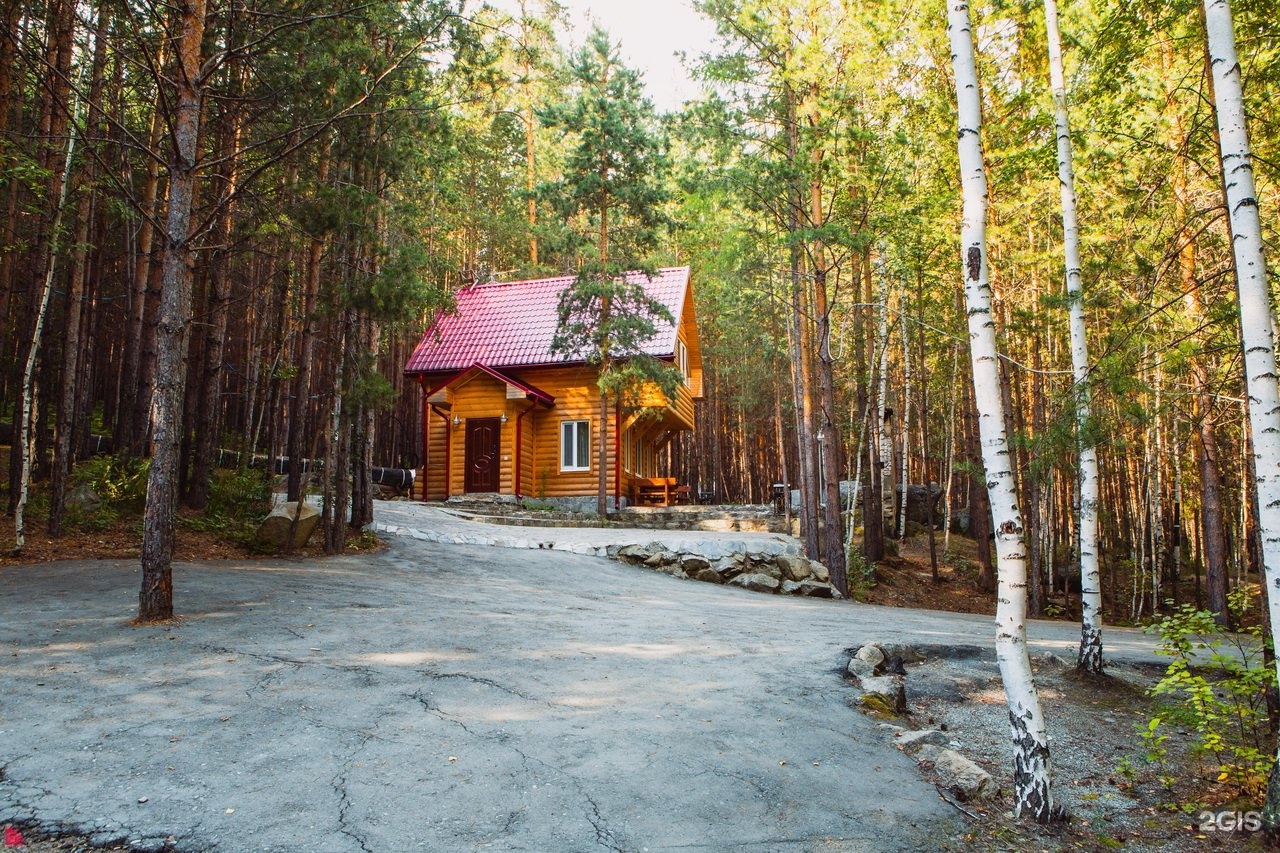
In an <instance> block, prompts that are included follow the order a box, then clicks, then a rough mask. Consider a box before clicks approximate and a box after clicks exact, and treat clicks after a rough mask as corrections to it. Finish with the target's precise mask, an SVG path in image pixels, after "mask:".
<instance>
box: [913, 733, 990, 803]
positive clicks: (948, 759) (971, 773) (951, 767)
mask: <svg viewBox="0 0 1280 853" xmlns="http://www.w3.org/2000/svg"><path fill="white" fill-rule="evenodd" d="M916 760H917V761H919V762H920V763H921V764H922V765H926V764H931V765H933V771H934V772H935V773H937V774H938V780H939V781H940V782H941V783H942V784H943V786H944V787H947V788H950V789H951V791H952V792H953V793H954V794H955V795H956V798H957V799H959V800H960V801H961V802H982V801H983V800H989V799H991V798H992V797H994V796H995V795H996V794H998V793H999V790H1000V787H999V786H998V785H997V784H996V781H995V780H994V779H992V778H991V774H990V773H988V772H987V771H985V770H983V769H982V768H981V767H979V766H978V765H976V764H974V763H973V762H972V761H970V760H969V759H967V758H965V757H964V756H963V755H961V754H960V753H958V752H956V751H955V750H954V749H947V748H946V747H944V746H935V745H933V744H926V745H924V746H922V747H920V751H919V752H918V753H916Z"/></svg>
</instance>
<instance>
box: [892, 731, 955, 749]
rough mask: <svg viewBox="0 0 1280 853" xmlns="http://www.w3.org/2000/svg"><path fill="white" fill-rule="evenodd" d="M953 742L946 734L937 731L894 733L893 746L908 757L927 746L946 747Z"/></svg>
mask: <svg viewBox="0 0 1280 853" xmlns="http://www.w3.org/2000/svg"><path fill="white" fill-rule="evenodd" d="M950 742H951V739H950V738H949V737H947V733H946V732H940V731H938V730H937V729H920V730H918V731H912V732H908V731H902V732H894V734H893V744H894V746H896V747H898V749H900V750H902V751H903V752H905V753H906V754H907V755H914V754H915V753H917V752H919V751H920V750H921V749H923V748H924V747H926V746H946V745H947V744H948V743H950Z"/></svg>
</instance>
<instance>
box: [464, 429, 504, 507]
mask: <svg viewBox="0 0 1280 853" xmlns="http://www.w3.org/2000/svg"><path fill="white" fill-rule="evenodd" d="M501 437H502V422H501V421H499V420H498V419H497V418H467V448H466V454H467V458H466V466H467V476H466V483H465V484H464V488H465V489H466V491H468V492H496V491H498V488H499V484H500V483H501V480H502V455H501V454H502V443H501Z"/></svg>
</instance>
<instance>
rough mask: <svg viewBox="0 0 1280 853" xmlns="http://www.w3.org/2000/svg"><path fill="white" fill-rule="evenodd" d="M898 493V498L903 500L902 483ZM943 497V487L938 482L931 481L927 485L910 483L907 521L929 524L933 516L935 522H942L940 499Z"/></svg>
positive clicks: (908, 487)
mask: <svg viewBox="0 0 1280 853" xmlns="http://www.w3.org/2000/svg"><path fill="white" fill-rule="evenodd" d="M898 495H899V498H898V499H899V500H901V499H902V498H901V495H902V486H901V485H899V486H898ZM941 498H942V487H941V486H939V485H938V484H937V483H930V484H929V485H927V486H923V485H917V484H915V483H912V484H909V485H908V486H907V521H914V522H915V523H916V524H920V525H925V526H927V525H928V524H929V521H930V519H931V518H932V521H933V523H934V524H941V523H942V521H943V519H942V518H941V517H939V515H938V501H939V499H941ZM931 513H932V515H930V514H931Z"/></svg>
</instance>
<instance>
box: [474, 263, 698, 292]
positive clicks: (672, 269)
mask: <svg viewBox="0 0 1280 853" xmlns="http://www.w3.org/2000/svg"><path fill="white" fill-rule="evenodd" d="M689 268H690V267H689V265H688V264H682V265H680V266H674V267H655V268H654V270H655V272H657V273H668V272H679V271H681V270H687V269H689ZM643 272H645V271H644V270H641V269H635V270H627V271H626V273H625V274H626V275H629V276H630V275H638V274H640V273H643ZM577 277H578V274H577V273H565V274H564V275H548V276H543V277H541V278H520V279H512V280H510V281H481V282H475V283H474V284H470V285H468V286H466V287H463V288H461V289H460V290H476V289H478V288H481V287H504V286H506V285H511V284H539V283H542V282H548V281H563V280H566V279H574V278H577Z"/></svg>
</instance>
